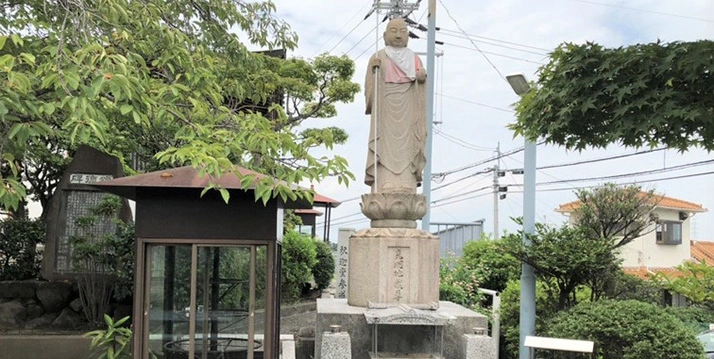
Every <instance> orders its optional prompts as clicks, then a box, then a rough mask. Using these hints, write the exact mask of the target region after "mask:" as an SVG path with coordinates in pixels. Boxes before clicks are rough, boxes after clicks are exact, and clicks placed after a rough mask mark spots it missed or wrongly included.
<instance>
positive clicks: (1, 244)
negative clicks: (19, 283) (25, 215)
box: [0, 219, 45, 281]
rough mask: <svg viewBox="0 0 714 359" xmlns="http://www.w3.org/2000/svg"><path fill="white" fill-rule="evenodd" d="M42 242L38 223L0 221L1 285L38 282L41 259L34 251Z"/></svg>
mask: <svg viewBox="0 0 714 359" xmlns="http://www.w3.org/2000/svg"><path fill="white" fill-rule="evenodd" d="M44 241H45V225H44V223H42V221H40V220H26V219H3V220H0V281H6V280H27V279H39V277H40V264H41V262H42V260H41V259H42V256H41V255H40V254H39V253H37V250H36V249H37V245H38V244H40V243H44Z"/></svg>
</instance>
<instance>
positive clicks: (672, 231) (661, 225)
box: [657, 221, 682, 244]
mask: <svg viewBox="0 0 714 359" xmlns="http://www.w3.org/2000/svg"><path fill="white" fill-rule="evenodd" d="M657 244H682V222H665V221H663V222H657Z"/></svg>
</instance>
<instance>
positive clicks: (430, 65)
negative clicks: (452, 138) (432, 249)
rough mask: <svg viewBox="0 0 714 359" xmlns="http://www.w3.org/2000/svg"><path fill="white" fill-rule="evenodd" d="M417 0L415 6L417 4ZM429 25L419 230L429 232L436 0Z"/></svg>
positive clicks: (429, 11)
mask: <svg viewBox="0 0 714 359" xmlns="http://www.w3.org/2000/svg"><path fill="white" fill-rule="evenodd" d="M419 1H421V0H418V1H417V4H418V3H419ZM427 16H428V20H429V23H428V24H427V32H426V74H427V75H426V145H425V148H424V154H425V155H426V166H424V176H423V177H422V178H423V179H424V181H423V186H424V187H422V194H423V195H424V197H426V214H425V215H424V217H423V218H422V220H421V229H422V230H424V231H427V232H428V231H429V229H430V227H431V157H432V156H431V146H432V137H433V133H434V131H433V128H434V78H435V77H436V76H435V74H434V63H435V60H436V57H435V56H434V55H435V52H436V0H429V8H428V9H427Z"/></svg>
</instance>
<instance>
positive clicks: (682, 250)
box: [620, 208, 691, 268]
mask: <svg viewBox="0 0 714 359" xmlns="http://www.w3.org/2000/svg"><path fill="white" fill-rule="evenodd" d="M655 213H657V215H659V219H660V220H665V221H679V211H676V210H670V209H661V208H658V209H656V210H655ZM690 225H691V217H690V218H688V219H686V220H685V221H684V222H682V244H677V245H671V244H657V243H656V241H655V238H656V233H655V230H654V229H655V228H654V225H653V226H652V227H651V228H647V230H645V231H644V232H646V233H647V232H649V233H647V234H645V235H644V236H641V237H638V238H636V239H635V240H633V241H632V242H630V243H629V244H627V245H626V246H624V247H622V248H621V250H620V257H621V258H622V259H623V262H622V266H623V267H641V266H645V267H650V268H670V267H676V266H678V265H680V264H682V262H683V261H685V260H687V259H689V258H691V252H690V243H689V241H690V232H691V231H690Z"/></svg>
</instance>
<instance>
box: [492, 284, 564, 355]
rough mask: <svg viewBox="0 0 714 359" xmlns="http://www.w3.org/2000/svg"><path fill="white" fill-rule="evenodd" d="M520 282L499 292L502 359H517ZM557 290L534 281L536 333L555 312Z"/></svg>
mask: <svg viewBox="0 0 714 359" xmlns="http://www.w3.org/2000/svg"><path fill="white" fill-rule="evenodd" d="M520 300H521V282H520V280H513V281H510V282H508V285H506V289H504V290H503V292H501V309H500V310H499V319H500V321H501V339H500V348H499V350H500V353H501V357H502V358H518V343H519V337H520V310H521V302H520ZM556 306H557V289H556V288H554V287H553V286H551V285H549V284H548V283H546V282H544V281H541V280H539V281H536V314H537V315H536V333H541V332H542V329H543V327H544V325H545V321H546V320H548V319H549V318H551V317H552V316H553V315H554V313H555V312H556Z"/></svg>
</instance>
